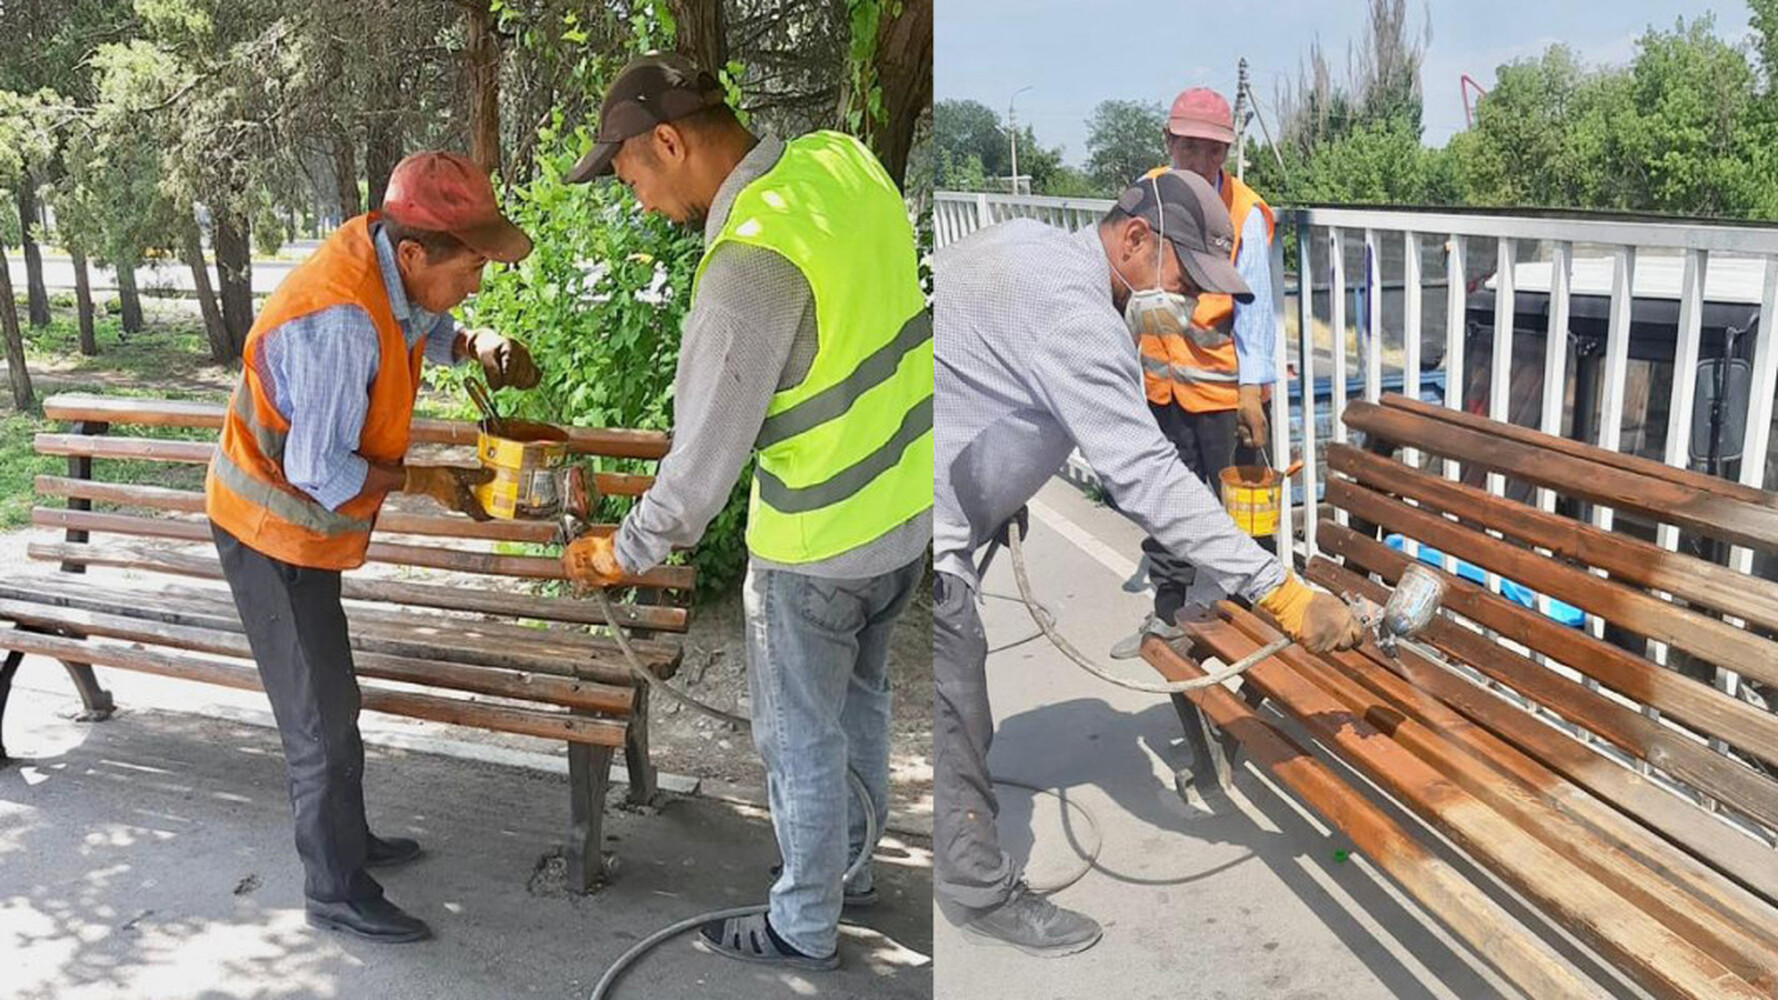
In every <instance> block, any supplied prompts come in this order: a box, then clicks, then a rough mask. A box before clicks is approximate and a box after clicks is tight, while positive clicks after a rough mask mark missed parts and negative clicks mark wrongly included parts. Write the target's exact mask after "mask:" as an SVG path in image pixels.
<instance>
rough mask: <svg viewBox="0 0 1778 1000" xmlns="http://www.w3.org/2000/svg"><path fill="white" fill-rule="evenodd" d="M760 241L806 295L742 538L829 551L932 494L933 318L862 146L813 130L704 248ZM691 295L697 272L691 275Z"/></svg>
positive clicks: (865, 538)
mask: <svg viewBox="0 0 1778 1000" xmlns="http://www.w3.org/2000/svg"><path fill="white" fill-rule="evenodd" d="M731 242H732V243H744V244H749V245H752V246H758V247H764V248H766V249H769V250H772V251H774V252H776V253H778V254H779V255H781V256H783V257H784V258H785V259H786V260H788V261H790V262H791V263H792V264H794V265H796V267H797V269H798V270H799V271H801V272H802V275H803V277H804V278H805V279H806V280H807V281H808V282H809V288H810V290H811V291H812V292H813V293H814V297H815V324H816V328H817V330H818V331H819V342H818V346H817V348H816V352H815V358H814V361H813V362H811V364H810V365H809V371H808V374H806V375H805V376H804V377H803V379H802V381H801V382H799V383H797V384H796V385H794V386H791V387H789V388H786V389H781V390H779V391H778V392H777V393H776V394H775V395H773V396H772V402H771V405H770V407H769V408H768V409H767V410H766V419H765V423H764V425H763V426H762V427H761V428H760V433H759V438H758V440H757V441H756V442H755V447H756V448H757V449H758V451H759V463H758V465H757V467H756V470H755V472H754V476H753V496H752V503H751V505H750V507H749V508H748V512H747V547H748V549H749V550H750V551H751V552H753V554H754V555H757V556H759V557H761V558H763V559H769V560H771V561H772V562H779V563H786V564H792V565H795V564H799V563H811V562H816V561H819V560H822V559H829V558H832V557H833V556H837V555H839V554H841V553H843V552H848V551H851V550H852V549H855V548H858V547H859V546H861V545H864V544H866V543H868V542H871V541H873V540H875V539H877V538H880V537H882V536H883V535H884V534H886V533H887V532H889V531H890V530H891V529H893V528H895V527H897V526H898V525H900V524H902V523H904V522H906V521H907V520H908V519H909V518H912V517H915V516H917V515H919V514H920V513H921V512H922V511H925V510H927V509H928V508H930V507H931V506H932V321H931V317H930V316H928V315H927V312H926V303H925V297H924V295H923V294H922V293H921V291H920V280H919V273H918V270H917V264H916V261H915V251H914V232H913V227H912V226H911V225H910V224H909V222H908V214H907V208H906V206H905V205H904V204H903V203H902V200H901V192H899V191H898V190H896V187H895V183H894V182H893V181H892V180H890V179H889V175H888V173H887V172H886V171H885V170H884V169H883V167H882V165H881V164H879V163H878V162H877V160H876V158H875V157H874V156H872V155H871V154H870V151H869V150H868V149H866V148H865V147H864V144H863V143H861V142H859V141H858V140H857V139H855V138H853V137H851V136H849V135H845V134H842V133H839V132H815V133H812V134H810V135H805V136H802V137H801V138H797V139H792V140H790V141H789V142H788V143H786V144H785V147H784V154H783V156H781V157H780V158H779V160H778V162H777V164H776V165H775V166H773V167H772V169H771V170H769V171H767V172H766V173H765V174H764V175H763V176H761V177H759V178H758V179H756V180H754V181H753V182H752V183H751V184H748V185H747V186H746V187H744V188H742V189H741V192H740V194H739V195H738V196H737V197H736V198H735V204H734V207H733V208H732V209H731V210H730V212H729V216H728V221H727V223H726V224H725V225H724V226H723V228H722V232H720V233H719V234H717V237H716V239H715V240H713V241H712V242H711V243H710V246H709V248H708V249H707V250H706V251H705V252H704V259H703V260H702V261H701V262H699V264H698V278H699V279H701V278H702V277H703V273H704V268H705V266H707V265H708V264H709V262H710V256H711V254H714V253H715V252H716V250H717V248H718V247H720V246H722V245H723V244H724V243H731ZM692 301H693V303H694V305H695V303H696V301H697V284H696V282H695V281H694V283H693V286H692Z"/></svg>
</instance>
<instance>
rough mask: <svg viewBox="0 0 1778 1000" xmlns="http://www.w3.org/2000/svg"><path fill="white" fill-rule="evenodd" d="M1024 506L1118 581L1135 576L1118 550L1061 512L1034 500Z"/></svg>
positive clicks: (1128, 562) (1132, 568)
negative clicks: (1110, 572) (1113, 574)
mask: <svg viewBox="0 0 1778 1000" xmlns="http://www.w3.org/2000/svg"><path fill="white" fill-rule="evenodd" d="M1025 506H1027V507H1029V508H1030V509H1031V516H1032V517H1035V518H1037V519H1038V520H1039V521H1042V522H1043V523H1044V524H1045V525H1047V526H1049V527H1050V528H1051V529H1052V530H1054V531H1055V532H1056V533H1057V534H1059V535H1061V536H1062V537H1063V538H1066V539H1068V540H1069V541H1070V542H1073V543H1074V545H1075V547H1076V548H1078V549H1080V550H1081V551H1082V552H1085V553H1086V554H1087V555H1089V556H1091V557H1092V559H1093V561H1094V562H1096V563H1098V564H1099V565H1101V566H1103V567H1105V568H1106V569H1108V570H1110V571H1112V572H1113V573H1116V574H1117V577H1118V579H1120V580H1128V579H1129V578H1130V577H1133V576H1135V575H1136V564H1135V563H1133V562H1131V561H1130V560H1128V559H1126V558H1124V556H1123V555H1122V554H1121V553H1119V552H1118V550H1116V549H1114V548H1112V547H1111V546H1109V545H1107V544H1105V543H1104V542H1102V541H1100V540H1099V539H1098V538H1097V537H1096V536H1095V535H1094V534H1093V533H1092V532H1090V531H1088V530H1087V529H1085V528H1083V527H1081V526H1080V525H1078V524H1075V523H1074V522H1073V521H1070V520H1068V518H1067V517H1066V516H1064V515H1063V514H1062V512H1061V511H1059V510H1056V509H1055V508H1054V507H1051V506H1049V505H1048V504H1046V503H1044V502H1043V501H1041V500H1037V499H1035V498H1034V499H1032V500H1031V501H1030V502H1028V503H1027V504H1026V505H1025Z"/></svg>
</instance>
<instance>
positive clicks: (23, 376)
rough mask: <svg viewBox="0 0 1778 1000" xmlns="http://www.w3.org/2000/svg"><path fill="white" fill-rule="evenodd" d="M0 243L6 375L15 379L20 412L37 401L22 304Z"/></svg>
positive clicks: (15, 399)
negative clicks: (16, 299) (27, 363)
mask: <svg viewBox="0 0 1778 1000" xmlns="http://www.w3.org/2000/svg"><path fill="white" fill-rule="evenodd" d="M5 250H6V248H5V246H4V245H0V333H4V335H5V338H6V375H7V378H8V379H10V380H11V381H12V405H13V406H15V407H17V408H18V410H19V412H20V413H23V412H24V411H26V410H29V409H30V408H31V405H32V404H33V403H35V402H36V401H37V397H36V394H35V393H33V392H32V391H31V370H30V369H29V368H26V367H25V338H24V334H23V333H22V332H21V331H20V330H19V307H18V303H17V302H14V301H13V298H12V269H11V268H10V267H7V266H6V254H5Z"/></svg>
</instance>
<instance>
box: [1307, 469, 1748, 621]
mask: <svg viewBox="0 0 1778 1000" xmlns="http://www.w3.org/2000/svg"><path fill="white" fill-rule="evenodd" d="M1327 462H1328V467H1329V468H1331V469H1333V470H1335V471H1337V472H1342V473H1345V474H1346V475H1348V476H1351V477H1352V478H1353V479H1356V480H1357V481H1359V482H1360V483H1363V484H1365V485H1366V486H1369V487H1371V488H1372V489H1375V490H1378V491H1380V492H1384V493H1390V494H1394V495H1396V496H1402V497H1407V498H1409V499H1412V500H1416V501H1419V503H1420V505H1421V506H1422V507H1423V508H1426V509H1429V510H1434V511H1440V512H1443V513H1448V514H1455V515H1458V516H1459V517H1461V518H1463V519H1464V520H1466V521H1474V522H1476V523H1478V524H1481V525H1484V526H1486V527H1488V528H1492V529H1494V530H1496V531H1499V532H1501V533H1502V534H1505V535H1507V536H1508V537H1511V538H1516V539H1518V540H1519V541H1521V542H1525V543H1527V544H1530V545H1536V546H1539V547H1541V548H1545V549H1549V550H1550V551H1551V552H1552V553H1554V554H1556V555H1558V556H1562V557H1564V558H1567V559H1572V560H1574V561H1576V562H1579V563H1582V564H1585V565H1588V566H1596V567H1598V568H1599V569H1603V570H1606V571H1607V572H1609V573H1611V575H1612V578H1613V579H1617V580H1623V581H1628V582H1631V583H1634V584H1636V585H1638V586H1640V587H1646V588H1648V589H1650V590H1661V591H1665V592H1667V593H1669V594H1672V595H1673V596H1675V597H1679V598H1683V599H1684V600H1686V601H1689V602H1691V603H1692V604H1696V605H1701V606H1703V607H1707V608H1711V609H1713V610H1715V611H1719V612H1722V613H1725V614H1730V615H1734V616H1735V617H1738V618H1743V619H1746V620H1747V621H1750V622H1753V623H1754V624H1756V625H1763V626H1765V627H1767V628H1778V581H1772V580H1765V579H1761V578H1759V577H1754V576H1749V575H1747V574H1746V573H1737V572H1735V571H1734V570H1732V569H1729V568H1728V567H1726V566H1719V565H1717V564H1716V563H1713V562H1710V561H1708V560H1705V559H1699V558H1698V557H1696V556H1692V555H1687V554H1685V553H1683V552H1669V551H1667V550H1666V549H1663V548H1661V547H1660V546H1658V545H1652V544H1650V543H1648V542H1645V541H1643V540H1642V539H1640V538H1635V537H1632V536H1630V535H1624V534H1617V533H1613V532H1609V531H1603V530H1601V529H1599V528H1596V527H1594V526H1593V525H1591V524H1587V523H1585V522H1582V521H1576V520H1574V519H1573V518H1568V517H1563V516H1561V515H1559V514H1551V513H1547V512H1545V511H1544V510H1542V509H1541V508H1537V507H1532V506H1529V505H1527V504H1522V503H1517V502H1515V501H1512V500H1508V499H1505V498H1504V497H1497V496H1494V495H1493V494H1491V493H1489V492H1487V491H1486V490H1480V489H1477V488H1475V487H1474V486H1470V485H1467V484H1464V483H1457V482H1452V481H1451V480H1448V479H1444V478H1441V477H1439V476H1434V475H1430V474H1428V473H1425V472H1421V471H1419V470H1417V469H1412V468H1409V467H1408V466H1406V465H1403V464H1402V463H1400V462H1396V461H1392V460H1390V459H1387V458H1384V457H1382V456H1380V455H1373V454H1371V453H1369V452H1366V451H1362V450H1360V449H1358V448H1354V447H1352V446H1351V445H1345V444H1337V443H1336V444H1333V445H1331V446H1330V447H1329V448H1328V455H1327Z"/></svg>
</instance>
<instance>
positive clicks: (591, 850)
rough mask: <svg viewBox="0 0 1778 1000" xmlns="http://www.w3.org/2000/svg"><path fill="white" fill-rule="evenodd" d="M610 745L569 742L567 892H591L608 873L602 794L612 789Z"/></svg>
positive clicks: (603, 799)
mask: <svg viewBox="0 0 1778 1000" xmlns="http://www.w3.org/2000/svg"><path fill="white" fill-rule="evenodd" d="M612 751H613V748H611V747H606V746H595V745H593V744H590V743H570V744H568V812H569V816H570V825H569V828H568V850H567V852H566V853H567V861H568V891H570V892H579V893H587V892H591V891H593V888H594V887H595V886H596V885H597V884H598V882H599V881H600V880H601V879H603V878H604V877H605V876H606V874H607V872H606V867H605V855H604V852H603V851H602V848H603V847H604V842H605V836H604V832H603V831H604V826H605V793H606V792H607V791H608V790H609V789H610V788H611V755H612Z"/></svg>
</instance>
